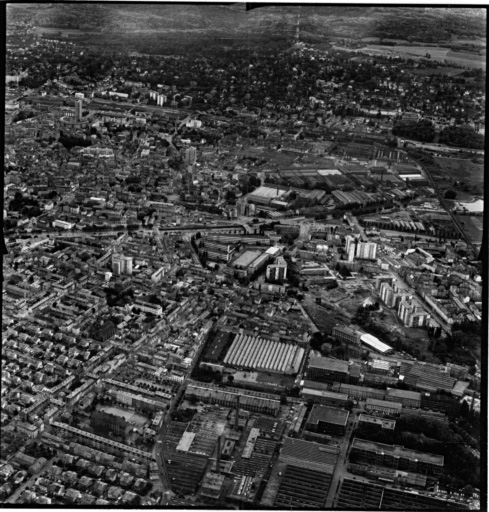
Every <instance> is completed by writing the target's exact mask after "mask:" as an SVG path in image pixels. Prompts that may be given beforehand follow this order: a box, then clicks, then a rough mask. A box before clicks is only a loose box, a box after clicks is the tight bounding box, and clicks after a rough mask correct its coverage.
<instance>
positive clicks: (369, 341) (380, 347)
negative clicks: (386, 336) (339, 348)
mask: <svg viewBox="0 0 489 512" xmlns="http://www.w3.org/2000/svg"><path fill="white" fill-rule="evenodd" d="M360 341H362V342H363V343H365V344H366V345H368V346H369V347H372V348H373V349H374V350H377V352H381V353H382V354H385V353H386V352H389V351H390V350H392V347H389V345H386V344H385V343H382V341H380V340H379V339H377V338H376V337H375V336H372V335H371V334H362V336H360Z"/></svg>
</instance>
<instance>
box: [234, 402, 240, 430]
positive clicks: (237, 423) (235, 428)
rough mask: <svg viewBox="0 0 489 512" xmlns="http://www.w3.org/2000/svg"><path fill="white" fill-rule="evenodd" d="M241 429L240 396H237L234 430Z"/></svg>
mask: <svg viewBox="0 0 489 512" xmlns="http://www.w3.org/2000/svg"><path fill="white" fill-rule="evenodd" d="M238 427H239V395H237V396H236V416H235V418H234V430H238Z"/></svg>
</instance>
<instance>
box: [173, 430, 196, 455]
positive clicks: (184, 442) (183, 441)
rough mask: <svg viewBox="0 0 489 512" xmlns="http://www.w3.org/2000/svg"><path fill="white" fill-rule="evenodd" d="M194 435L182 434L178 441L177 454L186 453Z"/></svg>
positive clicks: (190, 433) (192, 433) (191, 433)
mask: <svg viewBox="0 0 489 512" xmlns="http://www.w3.org/2000/svg"><path fill="white" fill-rule="evenodd" d="M194 437H195V433H194V432H184V433H183V435H182V437H181V438H180V441H179V442H178V445H177V452H188V450H189V448H190V445H191V444H192V441H193V440H194Z"/></svg>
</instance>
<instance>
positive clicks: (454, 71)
mask: <svg viewBox="0 0 489 512" xmlns="http://www.w3.org/2000/svg"><path fill="white" fill-rule="evenodd" d="M463 72H464V70H463V69H460V68H452V67H440V68H425V69H412V70H411V73H412V74H413V75H418V76H431V75H442V76H457V75H460V74H462V73H463Z"/></svg>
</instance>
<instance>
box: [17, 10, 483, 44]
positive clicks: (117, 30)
mask: <svg viewBox="0 0 489 512" xmlns="http://www.w3.org/2000/svg"><path fill="white" fill-rule="evenodd" d="M248 5H250V4H248ZM251 5H252V6H254V7H253V8H251V9H250V10H248V11H247V10H246V8H245V4H244V3H236V4H225V5H209V4H204V3H200V4H183V3H181V4H157V3H156V4H126V3H115V2H114V3H97V2H93V3H76V2H75V3H45V4H41V3H36V4H8V18H9V19H13V18H14V17H16V16H19V15H22V16H25V17H26V18H28V19H30V20H31V21H32V22H33V23H34V24H35V25H36V26H38V27H51V28H60V29H81V30H87V31H98V32H104V33H106V34H111V35H123V34H128V35H129V34H137V33H139V34H150V33H158V34H160V35H161V36H165V35H167V34H177V33H201V34H219V35H221V36H236V37H241V38H242V37H246V36H247V35H260V36H266V35H272V34H275V33H285V34H293V33H294V32H295V27H296V23H297V19H298V15H299V13H300V20H301V21H300V23H301V31H304V32H307V33H308V34H311V35H314V36H316V37H318V38H320V39H321V38H322V39H324V40H327V39H328V38H331V37H343V38H354V39H358V38H364V37H383V38H394V39H406V40H409V39H411V40H416V41H425V42H438V43H439V42H446V41H448V40H450V39H451V38H453V37H458V38H462V37H463V38H466V39H470V38H475V37H478V38H481V37H483V38H484V37H485V36H486V11H485V10H484V9H477V8H468V9H465V8H460V7H456V8H424V7H358V6H357V7H348V6H336V7H332V6H312V5H304V6H302V7H301V8H299V7H297V6H289V5H287V4H284V5H281V6H263V7H257V6H258V5H259V4H251Z"/></svg>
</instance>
